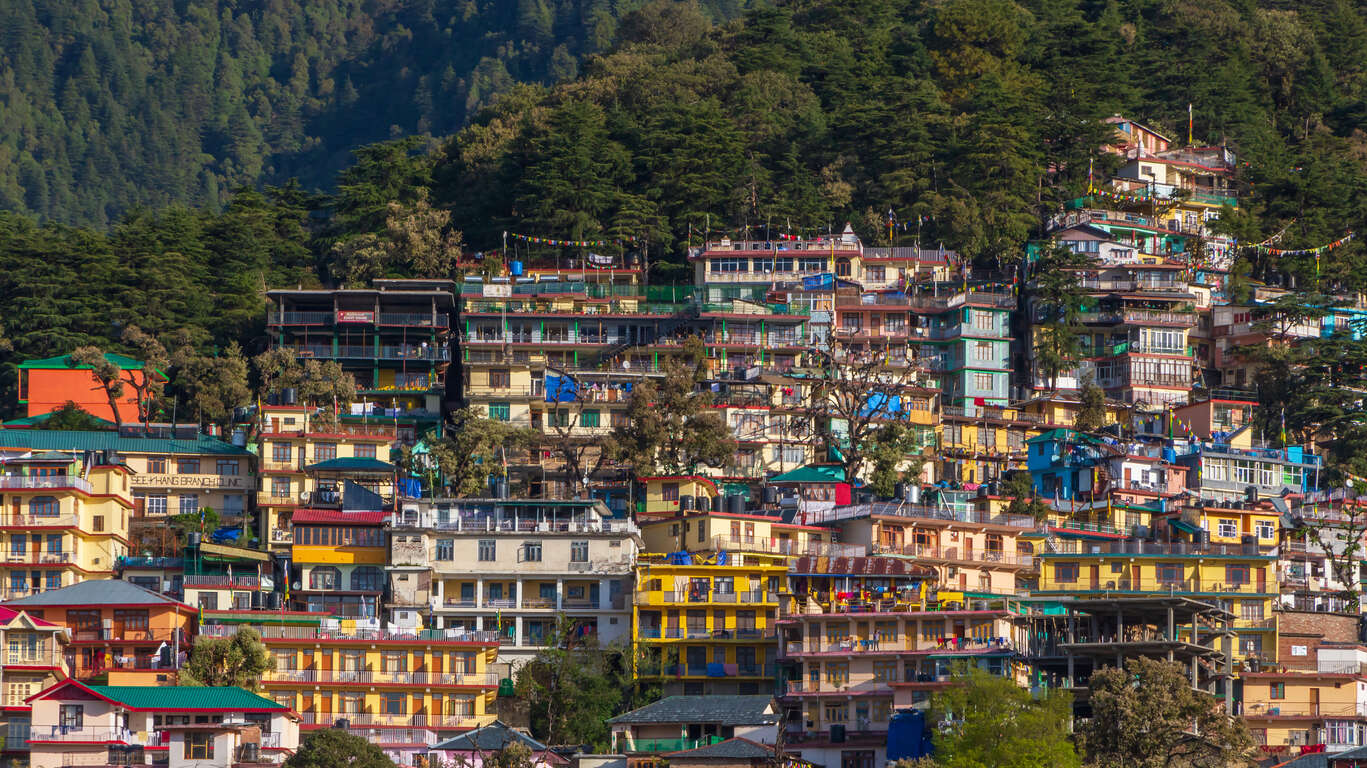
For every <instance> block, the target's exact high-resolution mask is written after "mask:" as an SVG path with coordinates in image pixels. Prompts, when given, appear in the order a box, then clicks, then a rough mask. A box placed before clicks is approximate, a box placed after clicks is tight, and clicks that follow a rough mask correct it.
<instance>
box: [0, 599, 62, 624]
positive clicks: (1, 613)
mask: <svg viewBox="0 0 1367 768" xmlns="http://www.w3.org/2000/svg"><path fill="white" fill-rule="evenodd" d="M21 613H24V612H23V611H16V610H14V609H13V608H6V607H4V606H3V605H0V624H8V623H10V622H11V621H14V620H15V619H17V618H18V617H19V614H21ZM24 615H26V616H28V620H29V621H31V622H33V626H35V627H45V628H48V629H58V628H59V626H60V625H58V624H53V623H52V622H50V621H44V620H43V619H40V618H38V617H37V616H32V615H29V614H24Z"/></svg>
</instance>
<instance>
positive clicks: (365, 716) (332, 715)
mask: <svg viewBox="0 0 1367 768" xmlns="http://www.w3.org/2000/svg"><path fill="white" fill-rule="evenodd" d="M474 716H475V713H474V710H473V709H470V711H468V712H464V713H454V714H447V715H433V714H425V713H424V714H416V715H399V714H377V713H373V712H300V713H299V724H300V725H323V726H332V725H333V724H334V723H336V722H337V721H338V720H346V721H347V723H348V724H349V725H350V727H351V728H365V727H371V726H378V727H388V728H443V729H444V728H466V727H469V726H470V725H472V723H471V722H470V721H471V719H472V718H473V717H474Z"/></svg>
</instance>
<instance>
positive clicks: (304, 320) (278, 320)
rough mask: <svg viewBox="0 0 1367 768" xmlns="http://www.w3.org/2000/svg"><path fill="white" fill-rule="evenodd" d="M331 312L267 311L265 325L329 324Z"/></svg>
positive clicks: (330, 322) (331, 316)
mask: <svg viewBox="0 0 1367 768" xmlns="http://www.w3.org/2000/svg"><path fill="white" fill-rule="evenodd" d="M332 320H333V314H332V313H331V312H267V313H266V324H267V325H331V324H332Z"/></svg>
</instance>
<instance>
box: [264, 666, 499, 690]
mask: <svg viewBox="0 0 1367 768" xmlns="http://www.w3.org/2000/svg"><path fill="white" fill-rule="evenodd" d="M262 679H263V680H264V681H266V682H268V683H356V684H378V685H386V684H388V685H459V686H477V687H481V688H487V687H493V686H496V685H498V681H499V676H498V675H497V674H495V673H492V672H490V673H464V672H428V671H422V672H375V671H372V670H369V669H363V670H347V669H277V670H273V671H271V672H267V673H265V675H263V676H262Z"/></svg>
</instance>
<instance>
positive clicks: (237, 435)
mask: <svg viewBox="0 0 1367 768" xmlns="http://www.w3.org/2000/svg"><path fill="white" fill-rule="evenodd" d="M233 445H234V446H235V447H237V448H246V447H247V430H245V429H234V430H233Z"/></svg>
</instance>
